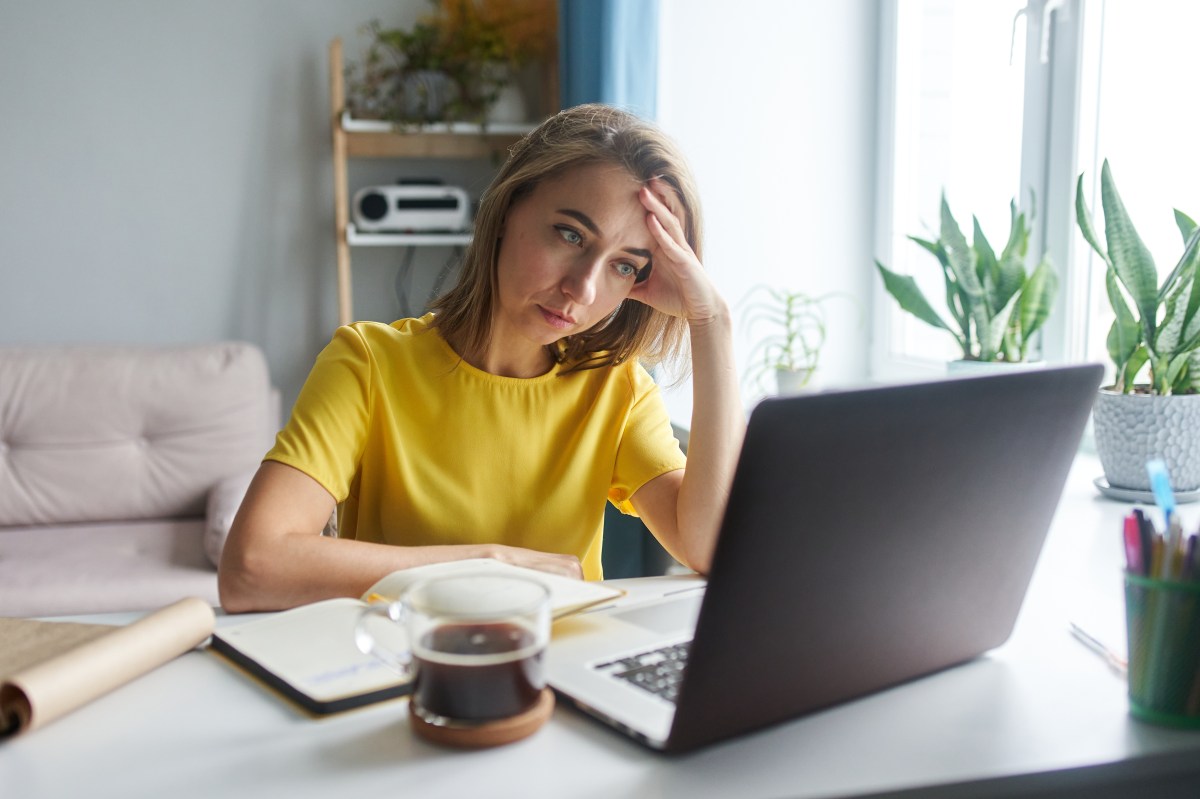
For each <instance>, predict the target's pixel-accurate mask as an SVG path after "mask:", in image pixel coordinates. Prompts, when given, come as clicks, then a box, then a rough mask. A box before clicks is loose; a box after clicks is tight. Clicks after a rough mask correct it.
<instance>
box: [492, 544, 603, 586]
mask: <svg viewBox="0 0 1200 799" xmlns="http://www.w3.org/2000/svg"><path fill="white" fill-rule="evenodd" d="M485 557H489V558H491V559H493V560H498V561H500V562H501V563H507V564H509V565H512V566H524V567H525V568H527V569H537V570H538V571H543V572H549V573H550V574H559V575H562V576H563V577H574V578H575V579H576V580H582V579H583V567H582V566H581V565H580V564H579V558H577V557H575V556H574V555H560V554H558V553H556V552H539V551H538V550H536V549H522V548H521V547H510V546H504V545H503V544H497V545H495V546H494V547H488V549H487V551H486V553H485Z"/></svg>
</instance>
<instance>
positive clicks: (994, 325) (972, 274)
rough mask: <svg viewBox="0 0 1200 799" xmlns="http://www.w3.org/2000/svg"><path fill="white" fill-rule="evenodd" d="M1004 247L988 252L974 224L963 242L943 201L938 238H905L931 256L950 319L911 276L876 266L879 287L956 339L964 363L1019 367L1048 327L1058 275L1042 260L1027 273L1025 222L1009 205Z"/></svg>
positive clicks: (981, 230) (985, 240)
mask: <svg viewBox="0 0 1200 799" xmlns="http://www.w3.org/2000/svg"><path fill="white" fill-rule="evenodd" d="M1009 210H1010V218H1011V225H1010V228H1009V233H1008V241H1007V242H1006V243H1005V245H1004V249H1003V250H1002V251H1001V252H1000V254H999V255H997V254H996V252H995V250H993V249H992V246H991V244H990V243H989V242H988V240H987V237H986V236H984V234H983V229H982V228H981V227H980V225H979V219H978V218H975V217H972V222H973V223H974V232H973V241H972V242H971V243H970V244H968V243H967V239H966V236H964V235H963V233H962V230H961V229H959V226H958V222H956V221H955V219H954V215H953V214H952V213H951V212H950V205H949V203H947V202H946V197H945V195H944V194H943V195H942V203H941V230H940V232H939V234H938V238H937V239H936V240H932V241H931V240H928V239H923V238H920V237H918V236H909V237H908V238H910V239H911V240H912V241H914V242H916V243H917V244H919V245H921V246H922V247H923V248H925V249H926V250H928V251H929V252H930V253H931V254H933V256H934V257H935V258H937V261H938V263H939V264H940V265H941V268H942V276H943V278H944V279H945V286H946V307H947V310H948V311H949V314H950V321H949V322H947V321H946V320H945V319H943V318H942V316H941V314H939V313H938V312H937V311H936V310H934V308H933V305H932V304H930V302H929V301H928V300H927V299H926V298H925V295H924V293H922V291H921V289H920V288H919V287H918V286H917V283H916V281H915V280H913V278H911V277H909V276H906V275H900V274H897V273H895V272H893V271H891V270H890V269H888V268H887V267H886V266H884V265H883V264H881V263H880V262H879V261H876V262H875V266H876V267H877V268H878V269H879V274H880V275H881V276H882V277H883V285H884V288H886V289H887V291H888V293H889V294H891V295H892V297H893V298H895V300H896V301H897V302H898V303H899V304H900V308H901V309H902V310H904V311H907V312H908V313H910V314H912V315H913V316H915V317H917V318H918V319H920V320H921V321H922V322H925V323H926V324H929V325H932V326H934V327H936V328H939V329H941V330H945V331H947V332H948V333H950V334H951V335H952V336H954V340H955V341H956V342H957V343H958V346H959V348H960V349H961V350H962V360H963V361H965V362H968V363H972V362H985V363H1024V362H1025V361H1026V360H1027V358H1028V357H1029V346H1030V344H1031V343H1032V341H1033V336H1034V334H1035V333H1036V332H1037V331H1038V329H1040V328H1041V326H1042V325H1043V324H1044V323H1045V321H1046V318H1047V317H1048V316H1049V315H1050V309H1051V307H1052V306H1053V304H1054V297H1055V294H1056V293H1057V291H1058V277H1057V275H1055V273H1054V269H1053V268H1052V267H1051V265H1050V261H1049V259H1048V258H1047V257H1046V256H1044V255H1043V256H1042V259H1041V261H1040V263H1039V264H1038V265H1037V267H1036V268H1035V269H1034V270H1033V271H1032V272H1030V273H1028V274H1026V271H1025V261H1026V256H1027V255H1028V251H1029V232H1030V231H1029V221H1030V220H1032V216H1033V215H1032V213H1031V214H1030V217H1029V220H1027V219H1026V217H1025V214H1024V212H1018V211H1017V204H1016V201H1015V200H1014V201H1012V202H1011V203H1010V204H1009Z"/></svg>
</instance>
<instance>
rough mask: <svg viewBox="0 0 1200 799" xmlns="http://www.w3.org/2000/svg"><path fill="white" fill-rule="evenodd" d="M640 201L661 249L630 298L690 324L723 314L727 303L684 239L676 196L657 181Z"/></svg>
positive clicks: (640, 193)
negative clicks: (645, 278)
mask: <svg viewBox="0 0 1200 799" xmlns="http://www.w3.org/2000/svg"><path fill="white" fill-rule="evenodd" d="M638 199H639V200H641V203H642V205H643V206H644V207H645V209H646V227H647V228H649V229H650V234H651V235H652V236H654V240H655V241H656V242H657V244H658V246H657V247H656V248H655V250H654V253H653V256H652V258H651V263H652V264H653V265H654V267H653V269H652V271H651V272H650V277H649V278H648V279H647V280H646V281H645V282H643V283H638V284H636V285H635V286H634V287H633V289H632V290H631V291H630V292H629V298H630V299H633V300H637V301H638V302H644V303H645V304H647V305H649V306H651V307H652V308H655V309H657V310H659V311H661V312H663V313H665V314H668V315H670V316H679V317H683V318H684V319H686V320H687V321H688V322H704V321H708V320H711V319H713V318H714V317H716V316H718V315H719V314H720V313H722V312H724V308H725V302H724V300H722V299H721V296H720V295H719V294H718V293H717V290H716V288H715V287H714V286H713V284H712V282H711V281H709V279H708V275H706V274H705V272H704V267H703V266H702V265H701V264H700V259H699V258H697V257H696V254H695V253H694V252H693V251H692V248H691V245H689V244H688V241H687V237H686V236H685V235H684V230H683V224H682V222H680V219H679V214H678V212H677V210H676V209H677V208H678V205H679V203H678V200H677V199H676V196H675V192H674V191H673V190H672V189H671V188H670V187H669V186H668V185H666V184H665V183H664V182H663V181H662V180H660V179H658V178H655V179H654V180H651V181H650V183H649V184H647V185H645V186H643V187H642V188H641V189H640V190H639V191H638Z"/></svg>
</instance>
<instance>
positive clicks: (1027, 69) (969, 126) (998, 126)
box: [872, 0, 1200, 379]
mask: <svg viewBox="0 0 1200 799" xmlns="http://www.w3.org/2000/svg"><path fill="white" fill-rule="evenodd" d="M884 10H885V17H884V19H883V41H884V44H885V46H891V47H892V48H893V49H892V52H890V53H885V54H884V60H883V63H884V65H885V66H884V72H883V74H882V75H881V98H882V102H881V114H880V117H881V120H883V121H885V122H890V124H891V125H892V126H893V127H892V129H891V130H890V131H889V130H884V131H882V132H881V147H880V164H879V166H880V185H879V193H878V202H879V207H878V210H877V219H878V227H877V231H876V250H877V256H878V257H879V259H880V260H881V261H883V263H885V264H887V265H888V266H890V267H892V268H893V269H895V270H896V271H899V272H901V273H904V274H909V275H912V276H913V278H914V279H915V280H917V282H918V284H919V285H921V287H922V289H923V290H924V291H925V292H926V296H927V297H928V298H929V299H930V301H931V302H932V303H933V304H934V306H935V307H936V308H939V310H940V307H941V304H942V297H943V296H944V291H943V289H942V282H941V273H940V269H938V267H937V264H936V262H935V261H934V260H933V259H932V257H931V256H929V255H928V254H926V253H925V252H924V251H923V250H921V249H920V248H919V247H918V246H917V245H915V244H913V243H911V242H909V241H908V240H907V238H906V235H907V234H910V233H912V234H918V235H920V234H923V233H925V232H927V231H928V229H929V228H931V227H932V228H936V225H937V219H938V217H937V202H938V197H939V194H940V191H941V189H942V187H945V190H946V194H947V198H948V200H949V201H950V204H951V208H952V210H954V212H955V215H956V217H957V219H958V222H959V224H960V226H961V227H963V229H964V233H967V235H968V237H969V235H970V234H969V232H968V228H969V226H970V220H971V215H972V214H975V215H977V216H978V217H979V219H980V223H981V225H982V226H983V229H984V231H985V233H987V234H988V237H989V240H991V241H992V242H993V244H995V243H996V240H997V239H1000V240H1001V241H1002V240H1003V237H1004V236H1005V235H1006V234H1007V231H1008V219H1007V213H1008V211H1007V202H1008V199H1009V198H1011V197H1014V196H1018V197H1019V199H1018V202H1019V204H1020V205H1021V207H1023V208H1028V207H1029V194H1030V190H1031V189H1032V190H1033V191H1034V192H1035V193H1036V198H1037V199H1036V213H1037V219H1036V220H1035V224H1034V233H1033V239H1032V240H1031V243H1030V249H1031V261H1032V258H1033V257H1034V256H1036V255H1037V254H1040V253H1041V252H1042V251H1043V250H1046V251H1048V252H1049V254H1050V257H1051V259H1052V261H1053V263H1054V266H1055V269H1056V270H1057V272H1058V274H1059V279H1060V291H1059V300H1058V302H1057V305H1056V308H1055V310H1054V312H1053V314H1052V316H1051V319H1050V321H1049V322H1048V323H1047V325H1046V328H1045V330H1044V334H1043V337H1042V342H1041V343H1042V352H1043V354H1044V355H1045V357H1046V359H1047V360H1049V361H1060V362H1069V361H1082V360H1096V361H1101V362H1106V361H1107V353H1106V350H1105V335H1106V333H1107V330H1108V326H1109V324H1110V323H1111V320H1112V315H1111V311H1110V310H1109V308H1108V302H1107V299H1106V298H1105V296H1104V286H1103V283H1104V281H1103V278H1104V273H1103V269H1102V267H1101V265H1100V264H1098V263H1096V262H1095V260H1094V259H1093V257H1092V254H1091V251H1090V248H1088V247H1087V245H1086V244H1085V243H1084V242H1083V240H1082V238H1081V237H1079V235H1078V232H1077V229H1076V226H1075V211H1074V193H1075V181H1076V179H1077V177H1078V176H1079V175H1080V173H1083V174H1084V175H1085V183H1084V188H1085V193H1086V195H1087V202H1088V205H1089V207H1090V208H1091V209H1092V212H1093V215H1094V217H1095V218H1096V219H1097V222H1098V223H1100V217H1099V209H1098V207H1097V206H1098V202H1097V197H1096V191H1097V187H1098V183H1099V171H1100V165H1101V163H1102V162H1103V161H1104V159H1106V158H1107V159H1108V161H1109V163H1110V166H1111V167H1112V169H1113V173H1114V176H1115V177H1116V179H1117V183H1118V186H1119V188H1120V190H1121V193H1122V196H1123V198H1124V200H1125V204H1126V206H1127V208H1128V209H1129V212H1130V214H1131V216H1132V217H1133V220H1134V222H1135V224H1136V225H1137V227H1138V231H1139V232H1140V233H1141V235H1142V238H1143V239H1144V240H1145V242H1146V244H1147V246H1148V247H1149V248H1150V250H1151V252H1152V253H1154V255H1155V258H1156V261H1157V263H1158V268H1159V274H1160V278H1161V277H1165V275H1166V273H1167V271H1168V270H1169V269H1170V268H1171V267H1173V266H1174V264H1175V262H1176V260H1177V259H1178V258H1179V255H1180V254H1181V253H1182V240H1181V237H1180V235H1179V232H1178V230H1177V229H1176V227H1175V224H1174V218H1173V214H1172V209H1173V208H1179V209H1180V210H1182V211H1184V212H1186V213H1188V214H1189V215H1191V216H1192V217H1193V218H1200V165H1197V164H1196V163H1195V162H1194V159H1192V158H1191V157H1190V155H1191V148H1190V147H1189V144H1190V140H1191V139H1193V138H1194V132H1195V131H1196V130H1197V129H1200V109H1197V107H1196V104H1195V103H1194V102H1193V101H1190V100H1189V99H1188V97H1189V95H1188V91H1189V89H1188V88H1187V87H1188V86H1189V84H1190V83H1191V80H1190V75H1191V74H1192V73H1193V71H1194V67H1193V65H1192V63H1191V62H1192V61H1193V57H1192V55H1191V52H1192V48H1190V47H1189V38H1190V37H1191V36H1192V35H1193V32H1194V31H1195V30H1197V27H1198V24H1200V4H1194V3H1192V2H1188V0H1139V1H1138V2H1132V0H1029V1H1028V2H1025V0H992V1H991V2H987V3H979V2H969V1H968V0H891V2H888V3H885V4H884ZM889 66H893V67H894V68H893V69H891V70H890V71H889V69H888V67H889ZM1100 224H1101V226H1102V223H1100ZM1033 265H1034V263H1032V262H1031V263H1030V264H1029V267H1032V266H1033ZM875 294H876V297H875V300H874V302H875V311H876V314H875V318H876V319H877V320H879V324H878V325H877V327H876V330H875V340H874V343H873V353H872V373H873V375H874V376H875V377H876V378H877V379H891V378H897V377H907V376H913V375H914V374H915V373H917V372H920V371H922V370H923V371H924V372H926V373H928V372H930V371H932V370H934V369H940V368H942V363H943V362H944V361H945V360H947V359H948V358H953V357H955V351H954V350H955V348H954V346H953V342H952V341H951V340H950V337H949V336H948V335H946V334H945V333H943V332H941V331H938V330H935V329H933V328H930V327H929V326H927V325H925V324H924V323H922V322H920V321H917V320H916V319H914V318H912V317H911V316H908V315H907V314H904V313H903V312H902V311H900V310H899V308H898V307H896V304H895V302H894V300H892V299H891V297H890V296H888V295H887V294H886V292H884V291H883V288H882V283H881V281H878V280H876V283H875Z"/></svg>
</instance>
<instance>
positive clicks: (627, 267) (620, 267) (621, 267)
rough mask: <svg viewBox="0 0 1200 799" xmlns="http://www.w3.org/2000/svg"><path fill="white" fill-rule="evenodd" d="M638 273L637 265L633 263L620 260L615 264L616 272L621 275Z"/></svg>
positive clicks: (626, 275) (629, 275)
mask: <svg viewBox="0 0 1200 799" xmlns="http://www.w3.org/2000/svg"><path fill="white" fill-rule="evenodd" d="M637 273H638V270H637V267H636V266H634V265H633V264H629V263H625V262H624V261H622V262H621V263H618V264H617V274H618V275H620V276H621V277H633V276H634V275H636V274H637Z"/></svg>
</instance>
